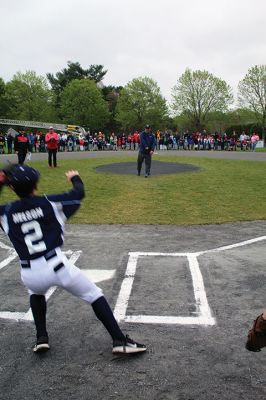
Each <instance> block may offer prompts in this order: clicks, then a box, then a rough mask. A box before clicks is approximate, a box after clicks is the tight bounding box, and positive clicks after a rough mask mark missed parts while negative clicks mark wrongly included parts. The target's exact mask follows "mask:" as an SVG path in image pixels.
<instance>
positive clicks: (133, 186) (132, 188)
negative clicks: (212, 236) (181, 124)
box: [1, 155, 266, 225]
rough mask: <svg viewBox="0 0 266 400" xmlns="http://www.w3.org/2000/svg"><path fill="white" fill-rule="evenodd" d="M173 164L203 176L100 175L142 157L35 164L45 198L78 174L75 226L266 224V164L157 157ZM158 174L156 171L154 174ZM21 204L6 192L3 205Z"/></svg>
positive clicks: (67, 185)
mask: <svg viewBox="0 0 266 400" xmlns="http://www.w3.org/2000/svg"><path fill="white" fill-rule="evenodd" d="M154 159H156V160H160V161H167V162H177V163H189V164H192V165H196V166H198V167H200V171H198V172H193V173H191V172H187V173H181V174H173V175H160V176H151V177H150V178H148V179H145V178H144V177H143V176H142V177H138V176H135V175H116V174H109V173H99V172H96V171H95V168H96V167H97V166H99V165H103V164H111V163H117V162H129V161H136V157H132V158H129V157H126V158H119V159H117V158H108V159H102V158H101V159H96V158H93V159H89V158H88V159H86V160H84V159H83V160H60V168H57V169H48V167H47V161H42V162H31V163H30V165H32V166H33V167H35V168H37V169H38V170H39V171H40V172H41V181H40V184H39V193H40V194H42V193H46V194H49V193H57V192H58V193H59V192H61V191H65V190H68V189H69V188H70V185H69V184H68V183H66V179H65V177H64V172H65V171H66V170H68V169H78V170H79V172H80V175H81V177H82V179H83V181H84V183H85V188H86V197H85V199H84V200H83V202H82V206H81V208H80V210H79V212H78V213H77V214H76V215H75V216H74V217H72V218H71V219H70V221H69V222H70V223H83V224H178V225H187V224H214V223H225V222H233V221H248V220H263V219H266V208H265V199H266V174H265V167H266V165H265V163H264V162H257V161H232V160H224V159H219V160H217V159H207V158H200V159H195V158H190V157H176V158H174V157H167V156H160V157H158V156H156V155H155V156H154ZM151 172H152V169H151ZM13 199H15V196H14V194H13V193H12V192H10V190H9V189H7V188H4V190H3V192H2V194H1V203H2V204H3V203H4V202H7V201H10V200H13Z"/></svg>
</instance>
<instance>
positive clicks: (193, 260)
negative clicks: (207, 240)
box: [114, 236, 266, 326]
mask: <svg viewBox="0 0 266 400" xmlns="http://www.w3.org/2000/svg"><path fill="white" fill-rule="evenodd" d="M263 240H266V236H260V237H258V238H254V239H250V240H245V241H243V242H240V243H234V244H232V245H228V246H223V247H218V248H216V249H211V250H203V251H198V252H195V253H156V252H130V253H128V255H129V258H128V263H127V269H126V272H125V276H124V279H123V281H122V284H121V288H120V292H119V295H118V298H117V302H116V305H115V309H114V315H115V318H116V319H117V320H118V322H122V321H124V322H131V323H143V324H167V325H171V324H179V325H205V326H213V325H215V324H216V320H215V318H214V317H213V315H212V312H211V308H210V306H209V303H208V299H207V294H206V291H205V287H204V281H203V277H202V273H201V270H200V266H199V262H198V257H199V256H201V255H203V254H207V253H216V252H221V251H225V250H231V249H233V248H237V247H242V246H246V245H250V244H252V243H256V242H260V241H263ZM143 257H176V258H177V257H186V258H187V260H188V265H189V270H190V273H191V278H192V286H193V291H194V296H195V306H196V311H195V312H194V314H195V316H162V315H127V314H126V313H127V307H128V302H129V299H130V295H131V291H132V288H133V283H134V278H135V275H136V270H137V265H138V260H139V259H140V258H143Z"/></svg>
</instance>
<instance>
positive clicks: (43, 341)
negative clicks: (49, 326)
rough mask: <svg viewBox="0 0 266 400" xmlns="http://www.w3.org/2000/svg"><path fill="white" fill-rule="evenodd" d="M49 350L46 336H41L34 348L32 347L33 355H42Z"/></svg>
mask: <svg viewBox="0 0 266 400" xmlns="http://www.w3.org/2000/svg"><path fill="white" fill-rule="evenodd" d="M48 350H50V346H49V341H48V337H47V336H41V337H39V338H38V339H37V342H36V344H35V346H34V347H33V351H34V353H44V352H45V351H48Z"/></svg>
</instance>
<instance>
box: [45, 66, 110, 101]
mask: <svg viewBox="0 0 266 400" xmlns="http://www.w3.org/2000/svg"><path fill="white" fill-rule="evenodd" d="M106 72H107V71H104V70H103V65H95V64H94V65H91V66H90V67H89V69H83V68H82V67H81V65H80V63H79V62H72V61H68V62H67V68H63V70H62V71H59V72H57V73H56V74H55V76H54V75H53V74H51V73H48V74H47V75H46V76H47V79H48V80H49V82H50V85H51V87H52V90H53V91H54V92H55V93H56V94H60V93H61V92H62V91H63V90H64V88H65V87H66V86H67V84H68V83H70V82H71V81H73V80H74V79H91V80H94V81H95V82H96V83H98V82H100V81H101V80H102V79H103V77H104V76H105V74H106Z"/></svg>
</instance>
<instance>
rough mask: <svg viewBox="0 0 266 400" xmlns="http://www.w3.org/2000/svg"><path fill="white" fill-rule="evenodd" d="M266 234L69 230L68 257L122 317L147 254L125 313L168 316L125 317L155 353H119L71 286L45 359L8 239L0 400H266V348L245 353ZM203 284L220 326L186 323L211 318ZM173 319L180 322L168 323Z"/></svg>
mask: <svg viewBox="0 0 266 400" xmlns="http://www.w3.org/2000/svg"><path fill="white" fill-rule="evenodd" d="M93 154H94V153H93ZM123 154H124V153H123ZM167 154H170V153H169V152H168V153H167ZM191 154H195V152H190V153H189V155H191ZM212 154H216V153H214V152H213V153H212ZM224 154H225V153H224ZM236 154H238V153H236ZM239 154H242V153H239ZM249 154H251V153H246V154H245V156H247V155H249ZM261 154H263V155H264V153H255V154H252V155H253V157H257V156H259V157H261ZM89 156H91V154H90V155H89ZM264 160H265V155H264ZM261 161H263V160H261ZM265 232H266V222H265V221H254V222H243V223H235V224H224V225H206V226H205V225H204V226H187V227H179V226H155V225H153V226H141V225H139V226H134V225H133V226H117V225H67V227H66V242H65V246H64V250H65V251H67V252H68V253H67V254H68V255H69V257H70V256H71V254H72V257H73V256H74V257H76V262H75V264H76V265H77V266H78V267H79V268H81V269H83V270H86V271H87V273H89V274H91V276H92V277H93V279H94V280H98V285H99V286H100V287H101V288H102V289H103V291H104V294H105V295H106V297H107V299H108V300H109V302H110V305H111V307H112V309H113V310H115V312H116V311H117V302H118V298H119V296H120V295H121V290H122V283H123V282H124V281H125V279H126V277H125V273H126V270H127V267H128V263H129V260H130V254H131V255H132V253H133V254H135V252H138V253H141V254H142V256H140V257H139V258H138V261H137V268H136V271H135V274H134V281H133V285H132V291H131V292H130V296H129V299H128V302H127V307H126V316H127V317H132V316H133V317H134V316H136V315H138V316H139V315H142V316H144V317H146V316H157V318H158V319H157V322H153V323H146V322H145V323H140V322H136V323H133V322H126V318H124V319H122V320H121V322H120V325H121V327H122V329H123V331H124V332H125V333H129V334H130V336H132V338H133V339H135V340H137V341H139V342H141V343H145V344H147V346H148V351H147V353H146V354H142V355H140V356H135V357H124V356H113V355H112V353H111V349H112V346H111V345H112V343H111V340H110V338H109V336H108V334H107V333H106V331H105V329H104V328H103V326H102V325H101V323H100V322H99V321H98V320H97V319H96V317H95V316H94V314H93V312H92V309H91V307H90V306H88V305H87V304H86V303H85V302H82V301H80V300H78V299H76V298H74V297H73V296H71V295H70V294H68V293H66V292H64V291H63V290H61V289H57V290H56V291H55V292H54V293H53V294H52V296H51V297H50V299H49V300H48V314H47V320H48V330H49V335H50V344H51V350H50V351H49V352H48V353H46V354H43V355H42V356H39V355H36V354H34V353H33V352H32V346H33V344H34V340H35V332H34V325H33V322H32V321H30V320H19V321H17V320H15V319H12V318H13V317H12V316H14V315H16V316H18V315H20V316H23V315H24V316H25V313H27V311H28V310H29V304H28V296H27V293H26V290H25V289H24V287H23V286H22V284H21V282H20V276H19V267H18V260H17V258H14V257H15V256H14V253H13V252H12V250H9V246H10V243H9V241H8V239H7V238H6V237H5V236H4V235H3V234H0V276H1V279H0V316H2V317H1V318H0V340H1V346H0V358H1V364H0V389H1V390H0V399H1V400H2V399H3V400H24V399H25V400H26V399H27V400H36V399H40V398H41V399H43V400H48V399H55V400H61V399H62V400H63V399H64V400H65V399H71V400H72V399H79V400H88V399H94V400H102V399H134V400H135V399H147V400H152V399H154V400H160V399H161V400H168V399H171V400H172V399H173V400H196V399H197V400H198V399H199V400H209V399H215V400H216V399H217V400H224V399H226V400H240V399H244V400H249V399H250V400H254V399H258V400H265V398H266V368H265V367H266V360H265V352H266V349H265V350H263V351H262V352H260V353H250V352H248V351H247V350H245V341H246V336H247V332H248V329H249V328H251V325H252V321H253V319H254V318H255V317H256V316H257V315H258V314H259V313H261V312H262V311H263V310H264V307H265V284H266V275H265V258H266V247H265V241H266V237H265V236H264V235H265ZM243 242H244V243H243ZM234 244H236V245H235V246H234ZM5 246H7V247H5ZM213 249H217V250H215V251H211V250H213ZM154 252H155V253H156V254H153V253H154ZM129 253H130V254H129ZM144 254H145V256H144ZM195 259H196V260H197V262H198V267H199V270H200V275H199V274H198V275H196V276H195V265H194V266H193V265H192V264H191V260H192V261H193V260H194V261H195ZM4 260H7V261H6V265H5V264H4ZM193 268H194V272H193ZM100 274H101V276H100ZM201 278H202V281H201ZM202 284H203V286H204V294H205V295H206V300H207V303H206V305H205V306H206V307H208V308H209V311H210V313H211V318H212V319H213V321H214V323H213V324H208V323H206V324H203V325H202V324H191V323H187V322H186V321H188V320H189V318H191V317H193V318H194V317H196V319H197V318H198V317H199V316H200V314H201V311H202V309H201V306H202V304H199V301H197V300H196V297H197V293H198V291H199V290H200V286H202ZM206 307H205V309H203V312H205V311H206ZM4 312H9V313H10V314H9V317H8V318H7V317H6V318H3V315H6V316H7V314H3V313H4ZM14 313H16V314H14ZM169 316H170V317H180V318H181V323H164V322H165V318H167V317H169ZM182 321H183V323H182ZM195 321H196V320H195ZM207 322H208V321H207Z"/></svg>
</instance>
